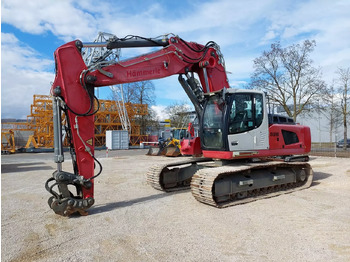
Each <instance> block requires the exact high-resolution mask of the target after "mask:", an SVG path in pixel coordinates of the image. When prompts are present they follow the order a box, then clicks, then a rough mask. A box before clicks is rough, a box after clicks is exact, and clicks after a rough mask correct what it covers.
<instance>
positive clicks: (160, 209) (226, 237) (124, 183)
mask: <svg viewBox="0 0 350 262" xmlns="http://www.w3.org/2000/svg"><path fill="white" fill-rule="evenodd" d="M145 151H146V150H128V151H113V152H109V157H108V158H106V156H105V153H104V152H100V154H98V156H99V158H100V160H101V162H102V164H103V166H104V171H103V173H102V175H101V176H100V177H99V178H98V179H97V181H96V184H95V199H96V202H95V205H94V206H93V207H92V208H91V209H90V211H89V215H88V216H85V217H81V216H74V217H71V218H65V217H61V216H58V215H55V214H54V213H53V211H52V210H50V209H49V207H48V205H47V199H48V198H49V196H50V195H49V193H47V192H46V190H45V189H44V183H45V181H46V179H47V178H48V177H50V176H51V173H52V172H53V171H54V169H55V164H54V163H53V162H52V161H51V158H52V155H50V154H17V155H9V156H2V163H1V167H2V174H1V189H2V190H1V200H2V203H1V232H2V235H1V241H2V242H1V256H2V257H1V261H350V161H349V159H340V158H325V157H317V158H316V157H315V158H312V160H311V161H310V163H311V165H312V167H313V169H314V172H315V175H314V182H313V184H312V186H311V187H310V188H309V189H306V190H302V191H297V192H294V193H291V194H286V195H281V196H278V197H273V198H269V199H264V200H259V201H255V202H251V203H248V204H245V205H239V206H234V207H229V208H225V209H216V208H214V207H211V206H207V205H204V204H201V203H199V202H197V201H196V200H195V199H194V198H193V197H192V195H191V192H190V191H182V192H176V193H163V192H160V191H157V190H155V189H153V188H151V187H150V186H149V185H147V183H146V179H145V173H146V171H147V169H148V167H150V166H152V165H154V164H157V163H164V162H166V161H174V160H175V161H176V160H178V159H174V158H166V157H149V156H145V155H144V153H145ZM64 170H65V171H71V163H70V161H69V160H67V161H66V162H65V163H64Z"/></svg>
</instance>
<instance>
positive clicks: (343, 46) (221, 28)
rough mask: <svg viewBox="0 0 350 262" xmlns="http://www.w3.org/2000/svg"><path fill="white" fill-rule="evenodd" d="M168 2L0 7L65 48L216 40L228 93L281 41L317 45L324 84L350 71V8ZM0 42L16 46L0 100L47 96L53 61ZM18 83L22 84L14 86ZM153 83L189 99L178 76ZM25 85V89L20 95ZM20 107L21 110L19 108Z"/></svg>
mask: <svg viewBox="0 0 350 262" xmlns="http://www.w3.org/2000/svg"><path fill="white" fill-rule="evenodd" d="M170 2H171V3H172V1H167V2H166V4H160V3H157V2H156V1H122V0H119V1H117V0H116V1H94V0H85V1H78V0H62V1H47V0H35V1H21V0H3V1H2V4H1V8H2V10H1V11H2V18H1V19H2V22H3V23H8V24H11V25H13V26H14V27H16V28H18V29H19V30H21V31H23V32H26V33H29V34H39V35H40V34H46V33H47V32H51V33H52V34H54V35H56V36H57V37H58V38H59V39H63V40H64V41H70V40H72V39H75V38H79V39H81V40H83V41H91V40H93V39H94V38H95V37H96V35H97V33H98V32H99V31H104V32H110V33H113V34H115V35H117V36H118V37H124V36H125V35H128V34H134V35H141V36H145V37H155V36H158V35H160V34H165V33H170V32H171V33H175V34H178V35H180V36H181V37H182V38H184V39H185V40H188V41H195V42H198V43H202V44H205V43H206V42H207V41H209V40H214V41H215V42H217V43H218V44H219V45H220V46H221V48H222V52H223V54H224V56H225V60H226V67H227V71H230V72H232V74H229V75H228V78H229V80H230V84H231V86H240V85H241V84H242V83H245V81H246V80H247V79H248V78H249V77H250V74H251V73H252V71H253V68H252V67H253V62H252V61H253V59H254V58H255V57H258V56H259V55H260V54H261V52H262V50H263V49H265V50H267V49H268V48H269V45H270V44H271V43H272V41H276V40H280V41H281V44H282V45H283V46H287V45H291V44H294V43H298V42H300V41H303V40H304V39H315V40H316V42H317V46H316V49H315V51H314V52H313V54H312V58H313V59H314V61H315V66H318V65H320V66H322V67H323V69H324V72H326V74H324V76H325V77H326V80H327V81H330V80H331V78H332V77H334V74H333V73H334V72H335V70H336V69H337V67H338V66H349V64H350V50H349V46H350V30H349V28H350V19H349V16H348V12H349V11H348V10H349V9H350V2H349V1H341V0H334V1H315V0H310V1H293V0H289V1H277V0H266V1H255V0H244V1H243V0H242V1H232V0H219V1H200V0H191V1H190V0H188V1H178V2H177V4H176V8H174V6H175V5H173V4H170ZM163 3H164V2H163ZM169 5H171V8H172V9H169ZM177 6H178V7H179V8H177ZM183 6H186V8H183ZM2 38H3V39H2V42H3V43H6V42H8V43H11V45H12V46H5V47H6V49H5V48H4V46H3V54H2V56H3V57H2V63H3V66H2V77H3V79H2V86H3V90H2V93H3V94H5V95H7V97H8V96H10V94H11V93H12V92H13V90H16V92H18V91H17V90H22V91H21V92H25V91H23V90H27V89H28V86H30V88H31V89H35V87H37V86H41V87H42V86H44V85H46V87H45V88H43V87H42V88H43V89H41V90H38V91H41V92H42V93H45V92H47V90H48V89H49V88H48V87H47V85H49V82H50V81H52V80H53V76H52V75H53V74H52V73H48V71H47V68H48V67H50V65H52V63H53V61H51V60H48V59H45V58H42V57H41V56H40V55H39V54H38V53H37V52H36V51H35V50H33V49H31V48H30V47H28V46H26V45H25V44H24V43H21V42H19V41H18V39H17V38H16V37H15V36H14V35H12V34H2ZM3 45H4V44H3ZM38 51H40V50H38ZM147 51H148V49H125V50H123V51H122V54H123V55H125V56H127V57H130V56H134V55H139V54H141V53H144V52H147ZM4 65H6V67H5V66H4ZM16 76H17V77H16ZM19 76H20V77H21V78H22V79H23V77H25V79H23V81H22V80H21V81H20V80H18V79H16V78H19ZM13 79H16V81H13ZM45 81H47V83H46V82H45ZM16 83H18V84H16ZM19 83H20V84H21V85H20V84H19ZM155 83H156V94H157V98H160V99H173V100H177V101H179V100H180V101H183V100H187V96H186V94H185V92H184V91H183V90H182V88H181V86H180V85H179V83H178V81H177V79H176V78H175V77H170V78H166V79H164V80H158V81H156V82H155ZM23 84H24V85H26V86H27V87H26V88H23V87H22V89H19V86H22V85H23ZM4 87H5V88H4ZM14 88H15V89H14ZM21 95H23V94H21ZM27 97H28V96H27ZM30 103H31V99H30ZM20 106H21V105H20V104H17V105H16V108H19V107H20ZM3 108H4V107H3ZM5 110H6V109H5ZM4 112H6V111H4V109H3V113H4ZM9 112H10V111H9Z"/></svg>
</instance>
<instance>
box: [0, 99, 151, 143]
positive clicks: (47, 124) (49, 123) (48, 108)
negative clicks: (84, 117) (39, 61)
mask: <svg viewBox="0 0 350 262" xmlns="http://www.w3.org/2000/svg"><path fill="white" fill-rule="evenodd" d="M99 101H100V110H99V111H98V112H97V113H96V114H95V147H103V146H105V143H106V131H107V130H124V129H123V124H122V122H123V120H121V119H120V114H119V112H118V105H117V101H114V100H99ZM125 111H126V113H127V115H128V116H129V119H130V133H129V136H130V144H131V145H139V144H140V143H141V142H145V141H147V138H148V136H147V135H142V134H141V133H140V125H139V124H138V119H139V118H141V117H142V116H145V115H147V114H148V107H147V105H142V104H132V103H125ZM52 118H53V112H52V97H51V96H48V95H34V96H33V104H32V105H31V107H30V115H28V116H27V122H10V123H4V124H2V130H1V131H2V133H3V132H8V131H9V130H10V129H11V130H13V131H32V132H31V134H32V136H29V138H28V142H27V144H28V143H29V142H32V144H35V142H36V145H37V146H38V147H42V148H53V146H54V145H53V141H54V134H53V120H52ZM62 119H63V121H65V117H64V116H63V117H62ZM63 124H64V123H63ZM4 135H5V134H4ZM29 140H30V141H29ZM24 144H25V143H24ZM64 145H65V146H68V143H67V141H64Z"/></svg>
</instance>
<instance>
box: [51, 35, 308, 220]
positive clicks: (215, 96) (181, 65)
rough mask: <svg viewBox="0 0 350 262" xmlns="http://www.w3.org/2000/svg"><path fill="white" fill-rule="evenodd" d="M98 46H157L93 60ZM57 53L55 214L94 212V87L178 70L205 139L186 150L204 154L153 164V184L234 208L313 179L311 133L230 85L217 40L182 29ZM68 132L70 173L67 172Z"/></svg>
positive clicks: (254, 94) (258, 95)
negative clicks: (276, 118)
mask: <svg viewBox="0 0 350 262" xmlns="http://www.w3.org/2000/svg"><path fill="white" fill-rule="evenodd" d="M95 46H103V47H105V48H106V50H113V49H114V48H137V47H151V48H153V51H152V52H150V53H147V54H143V55H140V56H137V57H133V58H130V59H126V60H121V61H117V62H116V61H111V60H108V59H107V55H106V56H101V57H100V58H98V59H96V61H94V63H93V64H90V65H89V66H86V64H85V63H84V61H83V58H82V52H83V50H84V48H91V47H95ZM107 53H108V52H107ZM54 57H55V62H56V76H55V80H54V83H53V85H52V88H51V94H52V96H53V119H54V134H55V139H54V144H55V148H54V159H55V162H56V163H57V170H56V171H55V172H54V173H53V175H52V177H50V178H49V179H48V180H47V182H46V184H45V187H46V189H47V191H48V192H50V194H52V196H51V197H50V198H49V200H48V204H49V206H50V208H51V209H53V211H54V212H55V213H56V214H59V215H62V216H69V215H71V214H73V213H76V212H78V213H80V214H81V215H87V209H89V208H90V207H91V206H92V205H93V204H94V202H95V200H94V180H95V179H96V178H97V177H98V176H99V175H100V174H101V172H102V165H101V164H100V162H99V161H98V160H97V159H96V158H95V156H94V114H95V113H96V112H97V110H98V108H99V103H98V99H97V98H96V96H95V95H94V89H95V88H96V87H101V86H109V85H115V84H121V83H129V82H136V81H143V80H151V79H158V78H164V77H167V76H171V75H178V80H179V82H180V84H181V86H182V87H183V89H184V91H185V92H186V94H187V95H188V97H189V99H190V100H191V102H192V103H193V106H194V108H195V111H196V113H197V116H198V120H199V125H200V132H199V137H196V138H193V139H192V140H190V141H188V142H187V143H186V144H185V145H184V146H186V147H187V149H188V150H187V152H192V154H193V155H199V154H198V153H200V154H201V155H202V157H200V158H198V157H193V158H187V159H186V160H181V161H178V162H175V163H174V162H172V163H170V164H165V165H156V166H153V167H151V168H150V169H149V171H148V172H147V175H146V177H147V181H148V182H149V184H150V185H151V186H152V187H154V188H155V189H158V190H163V191H166V192H169V191H176V190H182V189H188V188H190V189H191V191H192V194H193V196H194V197H195V198H196V199H197V200H198V201H200V202H202V203H205V204H208V205H212V206H215V207H227V206H231V205H236V204H242V203H246V202H249V201H253V200H257V199H260V198H266V197H271V196H275V195H279V194H283V193H289V192H294V191H296V190H300V189H304V188H307V187H309V186H310V185H311V182H312V178H313V171H312V168H311V167H310V165H309V164H308V163H307V161H308V156H307V153H308V152H309V151H310V148H311V136H310V129H309V128H308V127H306V126H301V125H296V124H290V123H285V124H281V123H274V122H273V121H269V119H270V118H271V117H269V114H268V112H267V106H266V104H267V101H266V97H265V94H264V93H263V92H261V91H254V90H238V89H233V88H230V87H229V83H228V79H227V75H226V70H225V64H224V58H223V56H222V54H221V52H220V48H219V46H218V45H217V44H216V43H215V42H213V41H210V42H208V43H207V44H205V45H202V44H198V43H195V42H188V41H185V40H183V39H182V38H180V37H178V36H175V35H166V36H162V37H159V38H144V37H139V36H127V37H125V38H117V37H112V38H110V39H109V40H108V41H107V42H105V43H83V42H81V41H79V40H77V41H72V42H69V43H66V44H64V45H62V46H61V47H59V48H58V49H57V50H56V51H55V53H54ZM197 78H199V81H198V80H197ZM63 113H64V116H65V117H66V121H64V123H65V124H64V126H62V119H61V118H62V115H63ZM63 128H64V130H65V131H66V132H65V133H66V136H67V137H68V141H69V143H70V153H71V157H72V162H73V173H70V172H66V171H63V170H62V162H63V161H64V155H63V148H62V129H63ZM95 169H96V172H95ZM74 191H75V192H74Z"/></svg>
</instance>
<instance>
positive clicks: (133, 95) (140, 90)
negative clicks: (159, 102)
mask: <svg viewBox="0 0 350 262" xmlns="http://www.w3.org/2000/svg"><path fill="white" fill-rule="evenodd" d="M122 88H123V94H124V101H125V103H132V104H141V105H146V104H147V105H148V114H147V115H141V116H140V117H138V119H137V120H136V123H137V124H138V125H140V132H141V135H145V134H146V130H147V126H148V125H151V124H152V123H154V122H155V119H154V118H155V114H152V113H151V110H150V107H151V105H152V104H154V102H155V94H154V90H155V87H154V85H153V83H152V82H151V81H140V82H134V83H126V84H123V85H122ZM112 97H113V99H118V95H117V94H115V93H113V94H112Z"/></svg>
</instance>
